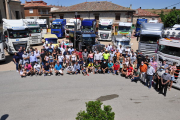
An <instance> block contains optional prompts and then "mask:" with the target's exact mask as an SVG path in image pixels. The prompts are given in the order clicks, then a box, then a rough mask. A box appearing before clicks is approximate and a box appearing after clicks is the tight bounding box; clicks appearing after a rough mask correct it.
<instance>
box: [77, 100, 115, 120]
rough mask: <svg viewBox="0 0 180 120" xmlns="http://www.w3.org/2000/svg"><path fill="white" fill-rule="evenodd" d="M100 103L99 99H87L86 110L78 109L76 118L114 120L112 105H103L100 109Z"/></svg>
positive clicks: (81, 119)
mask: <svg viewBox="0 0 180 120" xmlns="http://www.w3.org/2000/svg"><path fill="white" fill-rule="evenodd" d="M102 104H103V103H102V102H100V101H89V102H88V103H86V112H85V111H80V112H79V113H78V114H77V117H76V120H114V116H115V113H114V112H111V111H112V107H111V106H110V105H107V106H106V105H104V109H103V110H102V109H101V105H102Z"/></svg>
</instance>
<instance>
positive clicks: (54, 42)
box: [46, 38, 57, 44]
mask: <svg viewBox="0 0 180 120" xmlns="http://www.w3.org/2000/svg"><path fill="white" fill-rule="evenodd" d="M50 43H52V44H57V39H53V38H47V39H46V44H50Z"/></svg>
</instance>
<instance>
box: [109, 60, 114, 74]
mask: <svg viewBox="0 0 180 120" xmlns="http://www.w3.org/2000/svg"><path fill="white" fill-rule="evenodd" d="M110 72H111V73H113V63H112V61H111V60H110V62H109V63H108V73H110Z"/></svg>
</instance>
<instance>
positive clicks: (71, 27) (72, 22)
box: [65, 18, 81, 38]
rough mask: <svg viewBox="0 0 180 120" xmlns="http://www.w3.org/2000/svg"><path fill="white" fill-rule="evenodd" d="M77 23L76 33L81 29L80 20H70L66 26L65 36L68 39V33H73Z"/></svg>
mask: <svg viewBox="0 0 180 120" xmlns="http://www.w3.org/2000/svg"><path fill="white" fill-rule="evenodd" d="M76 21H77V31H79V30H80V29H81V20H80V19H75V18H74V19H70V20H69V22H68V23H67V24H66V30H65V36H66V38H69V31H74V29H75V23H76Z"/></svg>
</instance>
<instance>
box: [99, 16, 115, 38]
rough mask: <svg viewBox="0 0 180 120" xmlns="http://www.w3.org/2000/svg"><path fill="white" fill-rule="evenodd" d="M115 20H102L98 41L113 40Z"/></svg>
mask: <svg viewBox="0 0 180 120" xmlns="http://www.w3.org/2000/svg"><path fill="white" fill-rule="evenodd" d="M112 25H113V19H100V21H99V28H98V40H112V39H111V37H112V36H113V27H112Z"/></svg>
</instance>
